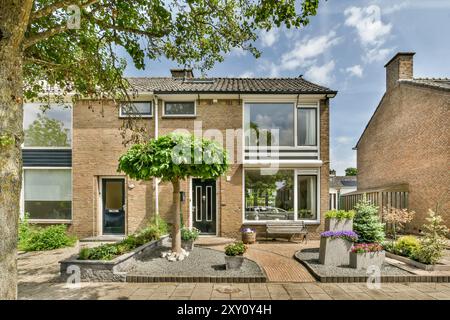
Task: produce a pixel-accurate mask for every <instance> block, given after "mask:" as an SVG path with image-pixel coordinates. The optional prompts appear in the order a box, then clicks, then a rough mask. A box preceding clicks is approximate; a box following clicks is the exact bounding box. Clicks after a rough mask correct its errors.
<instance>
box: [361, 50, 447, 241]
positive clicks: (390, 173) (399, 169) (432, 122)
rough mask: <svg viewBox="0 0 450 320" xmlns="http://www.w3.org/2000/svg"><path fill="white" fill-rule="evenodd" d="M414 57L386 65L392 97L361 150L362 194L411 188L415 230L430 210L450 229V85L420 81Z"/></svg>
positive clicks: (404, 56) (375, 117)
mask: <svg viewBox="0 0 450 320" xmlns="http://www.w3.org/2000/svg"><path fill="white" fill-rule="evenodd" d="M413 56H414V53H410V52H406V53H402V52H401V53H397V54H396V55H395V56H394V57H393V58H392V59H391V60H390V61H389V62H388V63H387V64H386V65H385V68H386V93H385V94H384V96H383V98H382V99H381V101H380V103H379V105H378V107H377V109H376V110H375V113H374V114H373V116H372V118H371V119H370V121H369V123H368V124H367V126H366V128H365V130H364V132H363V134H362V135H361V137H360V139H359V141H358V143H357V145H356V147H355V148H356V149H357V167H358V191H364V190H368V189H383V188H389V187H390V186H394V185H406V186H407V189H409V196H408V202H409V205H408V206H409V208H410V209H411V210H414V211H415V212H416V217H415V219H414V220H413V222H412V224H411V227H412V229H413V230H412V231H416V232H417V231H419V230H420V229H421V226H422V224H423V223H425V218H426V215H427V211H428V209H435V208H436V205H437V203H439V205H440V209H439V212H440V213H441V214H442V216H443V217H444V219H445V221H446V223H447V225H448V226H450V194H449V192H450V130H449V123H450V79H446V78H445V79H442V78H414V77H413Z"/></svg>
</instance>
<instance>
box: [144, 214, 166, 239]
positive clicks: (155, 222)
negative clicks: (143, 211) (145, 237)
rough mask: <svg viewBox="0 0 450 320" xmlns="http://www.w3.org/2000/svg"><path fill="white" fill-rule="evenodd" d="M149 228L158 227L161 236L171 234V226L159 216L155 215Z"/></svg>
mask: <svg viewBox="0 0 450 320" xmlns="http://www.w3.org/2000/svg"><path fill="white" fill-rule="evenodd" d="M149 226H158V229H159V233H160V234H161V235H165V234H168V233H169V232H170V228H169V224H168V223H167V222H166V221H165V220H164V219H163V218H161V216H159V215H155V216H154V217H153V218H152V219H151V221H150V224H149Z"/></svg>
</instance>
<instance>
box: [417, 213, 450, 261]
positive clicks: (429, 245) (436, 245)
mask: <svg viewBox="0 0 450 320" xmlns="http://www.w3.org/2000/svg"><path fill="white" fill-rule="evenodd" d="M427 221H428V224H426V225H424V226H423V228H424V229H425V235H424V237H423V238H422V239H420V246H419V248H417V250H415V251H414V252H413V253H412V256H411V257H412V259H414V260H417V261H419V262H422V263H425V264H436V263H437V262H438V261H439V260H440V259H441V258H442V255H443V252H444V249H445V247H446V245H447V239H446V235H447V233H448V229H447V227H446V226H445V225H444V221H443V219H442V217H441V216H440V215H438V214H437V213H435V212H434V211H433V210H431V209H430V210H428V218H427Z"/></svg>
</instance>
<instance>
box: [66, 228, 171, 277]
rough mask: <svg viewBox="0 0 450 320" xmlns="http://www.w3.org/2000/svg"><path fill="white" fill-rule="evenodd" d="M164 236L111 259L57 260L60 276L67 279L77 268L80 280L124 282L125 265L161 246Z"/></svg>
mask: <svg viewBox="0 0 450 320" xmlns="http://www.w3.org/2000/svg"><path fill="white" fill-rule="evenodd" d="M166 238H168V235H165V236H163V237H161V238H160V239H159V240H154V241H151V242H148V243H146V244H144V245H142V246H140V247H137V248H136V249H134V250H133V251H130V252H128V253H125V254H123V255H120V256H118V257H116V258H114V259H113V260H78V259H77V258H78V255H77V256H73V257H70V258H69V259H66V260H63V261H60V262H59V264H60V274H61V278H62V279H63V280H67V278H68V277H69V276H70V275H71V274H72V273H74V271H76V270H77V269H78V270H79V271H80V280H81V281H82V282H125V281H126V276H127V274H126V272H125V270H126V269H127V267H128V266H130V265H131V264H132V263H133V262H135V260H136V259H137V258H138V257H139V256H140V255H141V254H143V253H144V252H146V251H148V250H152V249H154V248H156V247H158V246H161V245H162V242H163V241H164V240H165V239H166Z"/></svg>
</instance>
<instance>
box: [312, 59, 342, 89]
mask: <svg viewBox="0 0 450 320" xmlns="http://www.w3.org/2000/svg"><path fill="white" fill-rule="evenodd" d="M334 67H335V63H334V60H331V61H330V62H328V63H326V64H324V65H322V66H317V65H313V66H311V67H310V68H309V69H308V70H307V71H306V72H305V78H306V79H307V80H309V81H312V82H314V83H317V84H321V85H330V84H331V83H333V81H334V76H333V74H332V72H333V71H334Z"/></svg>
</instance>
